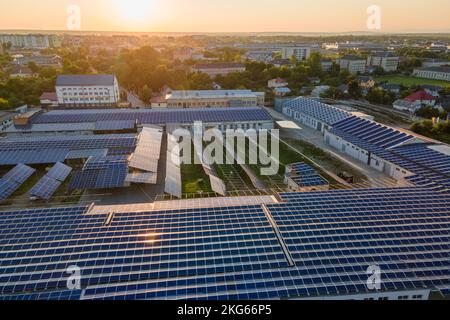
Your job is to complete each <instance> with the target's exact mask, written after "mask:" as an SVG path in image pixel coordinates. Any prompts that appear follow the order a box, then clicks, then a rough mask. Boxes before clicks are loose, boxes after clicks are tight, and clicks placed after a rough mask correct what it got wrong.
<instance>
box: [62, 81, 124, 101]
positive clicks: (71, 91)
mask: <svg viewBox="0 0 450 320" xmlns="http://www.w3.org/2000/svg"><path fill="white" fill-rule="evenodd" d="M56 95H57V97H58V105H59V106H65V107H112V106H116V105H117V104H118V103H119V100H120V90H119V83H118V81H117V78H116V76H114V75H60V76H58V78H57V80H56Z"/></svg>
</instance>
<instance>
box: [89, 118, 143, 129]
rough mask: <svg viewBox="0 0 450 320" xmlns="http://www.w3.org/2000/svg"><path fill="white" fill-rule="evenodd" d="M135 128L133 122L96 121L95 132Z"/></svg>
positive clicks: (134, 122)
mask: <svg viewBox="0 0 450 320" xmlns="http://www.w3.org/2000/svg"><path fill="white" fill-rule="evenodd" d="M135 127H136V121H135V120H121V121H97V122H96V123H95V131H115V130H130V129H134V128H135Z"/></svg>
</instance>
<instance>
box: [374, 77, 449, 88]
mask: <svg viewBox="0 0 450 320" xmlns="http://www.w3.org/2000/svg"><path fill="white" fill-rule="evenodd" d="M375 81H376V82H377V83H381V82H389V83H391V84H400V85H403V86H405V87H411V86H414V85H425V84H428V85H433V86H440V87H450V82H447V81H442V80H432V79H423V78H415V77H407V76H384V77H376V78H375Z"/></svg>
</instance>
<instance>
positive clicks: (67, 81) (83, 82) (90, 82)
mask: <svg viewBox="0 0 450 320" xmlns="http://www.w3.org/2000/svg"><path fill="white" fill-rule="evenodd" d="M115 78H116V76H115V75H112V74H84V75H59V76H58V78H57V79H56V86H57V87H62V86H111V85H114V80H115Z"/></svg>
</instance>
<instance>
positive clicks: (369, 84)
mask: <svg viewBox="0 0 450 320" xmlns="http://www.w3.org/2000/svg"><path fill="white" fill-rule="evenodd" d="M356 81H358V84H359V86H360V87H361V88H363V89H366V90H369V89H371V88H373V87H374V86H375V80H374V79H373V78H372V77H368V76H358V77H356Z"/></svg>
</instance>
